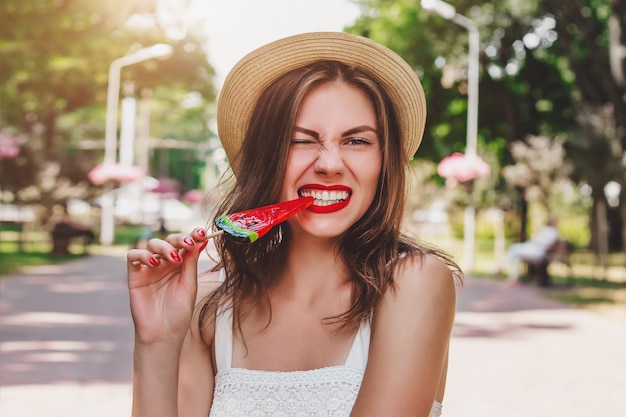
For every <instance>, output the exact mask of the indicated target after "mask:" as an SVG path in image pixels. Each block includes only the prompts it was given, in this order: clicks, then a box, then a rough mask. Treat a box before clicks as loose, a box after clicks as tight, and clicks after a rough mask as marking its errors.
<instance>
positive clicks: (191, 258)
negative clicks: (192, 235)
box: [182, 240, 209, 287]
mask: <svg viewBox="0 0 626 417" xmlns="http://www.w3.org/2000/svg"><path fill="white" fill-rule="evenodd" d="M207 243H209V241H208V240H205V241H204V242H198V244H196V245H195V246H194V247H193V248H191V249H187V250H185V251H184V252H183V253H182V258H183V259H182V276H183V280H184V281H185V282H186V283H187V285H189V286H190V287H196V286H197V280H198V259H199V258H200V254H201V253H202V252H203V251H204V248H205V247H206V245H207Z"/></svg>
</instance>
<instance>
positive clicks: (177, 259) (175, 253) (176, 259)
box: [170, 250, 180, 262]
mask: <svg viewBox="0 0 626 417" xmlns="http://www.w3.org/2000/svg"><path fill="white" fill-rule="evenodd" d="M170 256H171V257H172V259H173V260H175V261H176V262H180V255H179V254H178V252H176V251H175V250H173V251H171V252H170Z"/></svg>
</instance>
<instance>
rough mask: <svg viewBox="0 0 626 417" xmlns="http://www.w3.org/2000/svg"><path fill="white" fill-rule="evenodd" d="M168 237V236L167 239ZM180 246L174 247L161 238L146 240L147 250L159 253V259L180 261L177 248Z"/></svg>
mask: <svg viewBox="0 0 626 417" xmlns="http://www.w3.org/2000/svg"><path fill="white" fill-rule="evenodd" d="M169 238H170V237H169V236H168V239H169ZM180 249H182V248H181V247H175V246H173V245H172V244H171V243H170V242H167V241H165V240H161V239H154V238H153V239H150V240H149V241H148V251H149V252H152V253H153V254H154V255H159V256H160V259H162V260H166V261H169V262H173V263H180V262H181V261H182V258H181V256H180V252H179V250H180Z"/></svg>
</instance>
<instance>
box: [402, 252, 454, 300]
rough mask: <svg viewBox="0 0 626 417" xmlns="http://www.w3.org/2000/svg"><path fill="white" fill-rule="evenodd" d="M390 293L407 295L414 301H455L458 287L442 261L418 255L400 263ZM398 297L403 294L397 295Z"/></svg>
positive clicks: (431, 256) (449, 270)
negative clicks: (449, 299) (432, 299)
mask: <svg viewBox="0 0 626 417" xmlns="http://www.w3.org/2000/svg"><path fill="white" fill-rule="evenodd" d="M390 292H391V293H405V295H406V296H409V297H411V298H413V299H414V300H416V299H423V298H432V297H437V298H440V297H443V298H452V300H454V299H455V298H456V285H455V280H454V276H453V273H452V270H451V269H450V268H449V267H448V265H446V264H445V263H444V262H443V261H442V260H440V259H438V258H437V257H436V256H434V255H431V254H424V255H420V254H417V255H411V256H407V257H406V258H403V259H402V260H401V261H400V262H399V263H398V265H397V267H396V270H395V271H394V286H393V289H392V290H391V291H390ZM398 295H401V294H395V296H398ZM392 296H393V295H392ZM439 301H441V300H439Z"/></svg>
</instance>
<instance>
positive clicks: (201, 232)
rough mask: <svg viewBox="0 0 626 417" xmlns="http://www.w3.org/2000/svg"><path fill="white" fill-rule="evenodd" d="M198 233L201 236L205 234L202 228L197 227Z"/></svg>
mask: <svg viewBox="0 0 626 417" xmlns="http://www.w3.org/2000/svg"><path fill="white" fill-rule="evenodd" d="M198 234H199V235H200V236H202V237H205V236H206V232H205V231H204V229H198Z"/></svg>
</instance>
